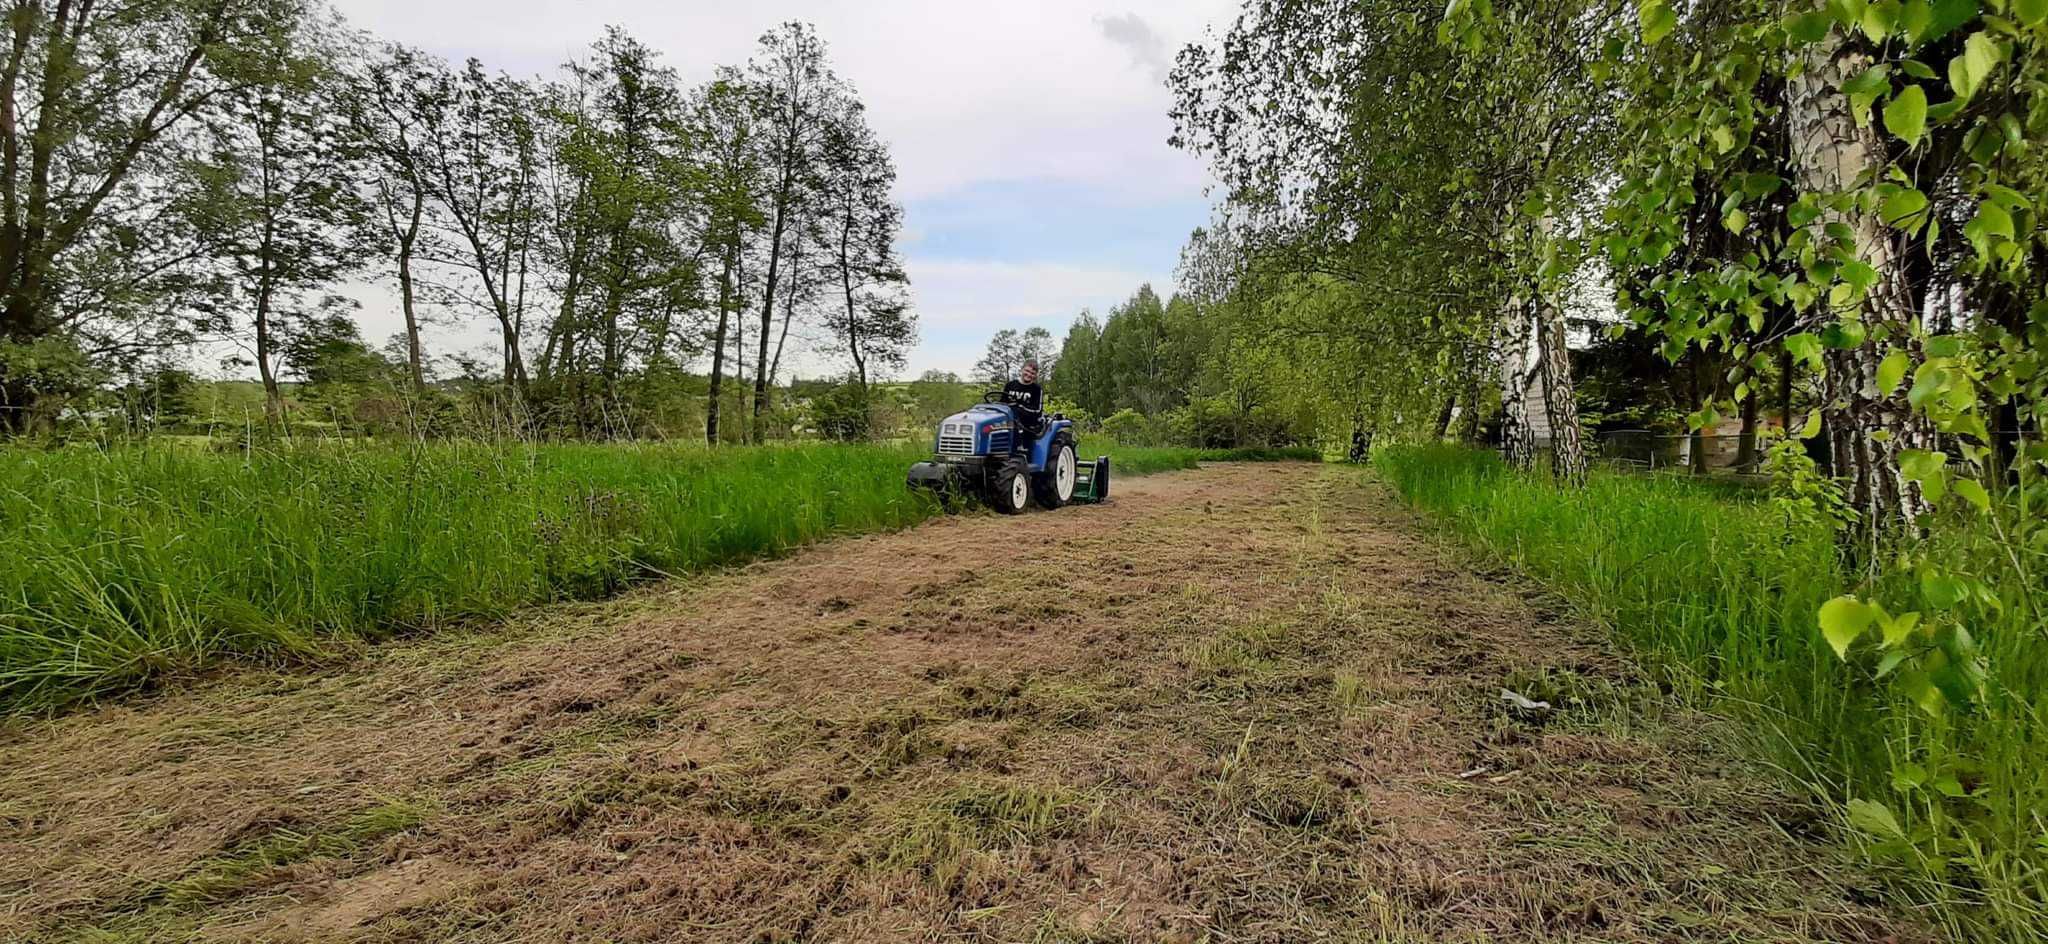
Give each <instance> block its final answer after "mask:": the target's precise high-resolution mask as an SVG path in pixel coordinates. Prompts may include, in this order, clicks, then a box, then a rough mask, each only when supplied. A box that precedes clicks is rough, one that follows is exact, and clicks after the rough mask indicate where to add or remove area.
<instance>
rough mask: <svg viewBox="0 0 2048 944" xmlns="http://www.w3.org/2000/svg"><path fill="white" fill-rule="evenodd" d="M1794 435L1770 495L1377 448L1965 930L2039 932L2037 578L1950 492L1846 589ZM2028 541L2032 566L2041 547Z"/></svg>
mask: <svg viewBox="0 0 2048 944" xmlns="http://www.w3.org/2000/svg"><path fill="white" fill-rule="evenodd" d="M1796 449H1797V446H1796V444H1794V443H1789V442H1781V443H1779V444H1778V445H1777V446H1776V447H1775V448H1774V450H1773V453H1774V459H1775V460H1776V462H1777V464H1778V465H1779V466H1780V469H1781V471H1780V472H1779V477H1780V481H1781V482H1784V483H1787V484H1786V485H1781V486H1780V489H1781V490H1780V494H1778V495H1776V496H1772V497H1768V498H1763V497H1760V496H1756V495H1754V494H1749V493H1745V492H1733V493H1731V492H1723V491H1716V490H1714V489H1713V488H1711V487H1709V486H1707V485H1705V484H1703V483H1698V482H1695V481H1692V480H1690V479H1687V478H1672V477H1662V476H1658V477H1646V476H1628V475H1595V476H1594V477H1593V478H1592V479H1591V480H1590V481H1589V483H1588V484H1587V486H1586V488H1585V489H1584V490H1583V491H1574V490H1568V489H1559V488H1556V487H1554V486H1552V485H1551V484H1549V483H1547V482H1545V481H1543V480H1541V479H1538V478H1533V477H1524V476H1517V475H1513V474H1510V473H1509V472H1508V470H1507V469H1506V468H1505V467H1504V466H1503V465H1502V464H1501V463H1500V461H1499V460H1498V459H1497V458H1495V457H1494V456H1492V455H1490V454H1486V453H1479V452H1474V451H1469V450H1463V449H1453V448H1444V447H1440V448H1414V447H1402V448H1393V449H1387V450H1384V451H1382V452H1381V453H1380V454H1379V455H1377V456H1376V457H1375V460H1374V464H1375V466H1376V467H1377V468H1378V469H1379V471H1380V474H1382V475H1384V476H1385V477H1386V478H1387V479H1388V480H1389V481H1390V482H1392V483H1393V484H1394V485H1395V487H1396V488H1397V489H1399V490H1400V492H1401V494H1402V495H1403V496H1404V497H1406V498H1407V499H1408V500H1409V501H1411V502H1413V503H1415V504H1416V505H1418V506H1420V507H1422V508H1423V509H1425V510H1427V511H1429V512H1431V513H1432V514H1433V515H1434V516H1435V517H1436V518H1438V519H1439V520H1440V521H1442V522H1443V523H1444V524H1445V525H1446V526H1447V527H1448V528H1450V529H1451V530H1453V531H1454V532H1456V533H1457V534H1459V535H1460V536H1462V537H1464V538H1465V539H1467V540H1469V541H1471V542H1472V543H1474V544H1476V545H1477V546H1479V547H1480V548H1482V549H1483V550H1484V551H1486V552H1487V553H1488V554H1490V555H1493V556H1496V557H1498V558H1500V559H1502V560H1505V561H1507V562H1509V563H1512V564H1514V565H1515V566H1517V567H1519V568H1521V569H1523V570H1525V571H1527V572H1528V573H1530V574H1531V575H1533V576H1534V577H1536V578H1537V579H1539V580H1541V581H1543V582H1544V583H1545V584H1546V585H1548V586H1550V587H1551V588H1552V589H1554V590H1556V591H1557V592H1559V593H1561V594H1563V595H1564V596H1565V597H1566V598H1567V599H1568V600H1570V601H1571V603H1572V604H1573V606H1574V607H1575V608H1577V609H1578V610H1579V611H1580V612H1583V613H1585V614H1587V615H1589V616H1591V617H1594V618H1596V619H1598V620H1600V621H1601V622H1602V623H1604V624H1606V625H1607V626H1609V627H1610V628H1611V629H1612V631H1613V632H1614V633H1615V635H1616V636H1617V637H1618V638H1619V639H1621V640H1622V641H1623V642H1626V643H1628V644H1629V645H1630V646H1631V647H1632V649H1633V650H1634V652H1635V653H1636V655H1637V656H1638V657H1639V658H1640V659H1642V660H1644V661H1645V662H1647V663H1648V664H1650V665H1652V666H1654V667H1656V668H1658V669H1659V670H1661V671H1662V672H1663V673H1664V674H1665V675H1666V677H1667V678H1668V679H1669V680H1670V681H1671V682H1672V683H1673V685H1674V686H1675V689H1676V691H1677V692H1678V693H1679V694H1681V695H1682V696H1686V697H1691V698H1697V699H1701V700H1703V701H1705V702H1707V703H1709V704H1712V705H1714V706H1716V707H1717V708H1718V709H1719V710H1723V711H1726V712H1729V713H1731V714H1734V715H1737V716H1739V717H1742V718H1744V719H1745V720H1747V721H1749V722H1750V726H1751V729H1752V730H1754V731H1756V732H1758V734H1759V736H1760V737H1761V738H1762V739H1763V740H1764V742H1765V743H1764V744H1763V745H1762V749H1764V750H1766V751H1769V752H1771V753H1772V754H1773V755H1774V757H1775V759H1776V761H1777V766H1778V767H1779V768H1780V769H1782V770H1784V771H1786V772H1787V773H1788V774H1790V775H1791V776H1793V777H1795V778H1797V779H1798V780H1799V781H1800V782H1801V783H1802V784H1803V785H1804V786H1806V787H1807V788H1809V789H1811V790H1812V791H1813V792H1814V793H1815V795H1816V796H1819V797H1821V798H1823V799H1824V800H1825V801H1827V802H1829V803H1830V804H1831V805H1833V807H1834V808H1835V809H1836V810H1837V812H1838V813H1839V814H1840V815H1841V818H1842V822H1843V823H1844V825H1845V826H1846V827H1847V829H1846V830H1845V832H1846V834H1847V835H1848V836H1849V837H1850V838H1851V839H1852V841H1856V842H1859V843H1862V844H1864V846H1865V848H1866V849H1867V850H1868V851H1869V852H1870V853H1871V855H1872V857H1873V861H1875V862H1876V863H1877V864H1879V865H1880V866H1883V867H1886V868H1887V869H1889V870H1890V871H1891V873H1892V874H1893V875H1894V877H1895V878H1896V879H1897V880H1898V882H1899V884H1900V887H1902V888H1903V889H1905V890H1907V891H1908V892H1909V893H1910V894H1912V895H1914V896H1917V897H1921V898H1923V899H1924V900H1927V901H1930V902H1932V903H1934V904H1936V905H1937V906H1938V909H1937V911H1936V914H1937V916H1938V917H1939V918H1940V920H1942V921H1944V922H1946V923H1948V924H1949V925H1950V926H1951V928H1952V930H1953V931H1954V933H1955V934H1956V936H1957V937H1958V939H1972V940H2000V941H2012V942H2019V941H2025V940H2032V939H2037V938H2038V936H2039V934H2038V932H2039V931H2040V929H2041V927H2042V920H2043V914H2044V911H2043V904H2044V902H2043V894H2042V889H2041V887H2040V885H2039V884H2038V876H2039V875H2040V874H2041V870H2042V869H2043V868H2044V867H2048V843H2044V842H2043V839H2044V838H2048V831H2044V829H2043V827H2042V825H2041V822H2040V820H2039V818H2038V817H2039V810H2041V809H2043V808H2044V804H2048V779H2044V778H2043V777H2042V776H2041V775H2040V758H2041V757H2042V756H2048V753H2044V752H2048V725H2044V723H2043V718H2044V717H2048V650H2044V649H2043V647H2042V646H2041V645H2040V632H2039V626H2038V619H2039V616H2038V614H2039V613H2040V612H2041V611H2040V609H2039V607H2040V606H2041V603H2042V600H2041V593H2042V591H2041V589H2040V587H2039V585H2038V584H2037V583H2034V582H2032V581H2029V580H2026V579H2023V578H2020V577H2018V576H2016V574H2015V573H2014V571H2012V569H2011V568H2010V565H2009V564H2008V563H2006V562H2005V561H2004V560H2003V559H2005V558H2007V557H2008V555H2010V554H2011V553H2012V546H2011V545H2008V544H2006V543H2005V542H2004V541H2002V540H2001V539H2000V538H1998V537H1997V534H1998V532H1997V531H1996V530H1994V529H1986V528H1983V527H1980V526H1979V525H1978V524H1977V521H1976V519H1975V518H1974V517H1972V516H1963V515H1961V514H1960V513H1958V514H1956V515H1953V516H1945V517H1944V518H1943V519H1942V520H1941V521H1939V522H1937V523H1936V526H1935V528H1934V530H1933V532H1932V534H1931V535H1930V538H1929V540H1928V541H1927V542H1925V547H1924V548H1923V549H1922V551H1921V553H1920V555H1919V556H1920V557H1921V558H1922V559H1924V560H1925V561H1927V562H1928V564H1927V565H1926V566H1923V567H1921V568H1920V569H1919V570H1917V571H1914V570H1906V571H1894V572H1891V573H1889V574H1887V575H1886V576H1885V577H1884V578H1882V579H1881V580H1879V581H1878V582H1876V583H1874V584H1871V585H1869V586H1868V587H1867V588H1866V590H1867V592H1866V594H1865V595H1864V598H1848V597H1843V596H1841V593H1840V588H1841V587H1842V586H1843V585H1844V582H1845V577H1846V574H1845V572H1844V571H1843V569H1842V568H1841V567H1840V566H1839V565H1838V563H1837V558H1836V553H1835V547H1834V540H1833V537H1832V532H1833V530H1834V528H1835V527H1836V526H1837V525H1836V520H1835V518H1834V515H1833V514H1832V513H1831V512H1829V511H1828V508H1830V507H1833V505H1832V503H1830V502H1829V501H1828V500H1827V499H1825V498H1817V490H1818V491H1824V490H1825V488H1826V487H1827V485H1828V483H1826V482H1825V480H1824V479H1820V478H1819V477H1817V476H1815V475H1814V474H1813V472H1812V470H1811V464H1810V463H1809V462H1805V461H1802V460H1803V459H1804V457H1803V456H1800V455H1799V454H1798V453H1797V451H1796ZM1788 507H1800V508H1802V509H1803V510H1800V511H1798V512H1796V513H1794V514H1789V515H1788V513H1787V508H1788ZM1992 513H1993V514H1994V515H1995V516H1997V518H1998V520H1999V522H2000V527H2001V528H2013V527H2020V528H2023V529H2025V531H2024V532H2023V533H2025V534H2026V535H2027V536H2028V537H2029V538H2031V535H2032V534H2035V533H2038V532H2039V529H2040V528H2041V525H2039V524H2023V523H2020V522H2019V520H2018V516H2019V515H2020V514H2021V513H2022V512H2021V511H2020V509H2017V508H2008V507H2006V506H2004V505H2002V504H1995V505H1994V507H1993V512H1992ZM2019 546H2022V547H2027V548H2029V550H2028V551H2026V552H2025V553H2027V554H2028V558H2027V559H2026V560H2025V563H2026V564H2027V565H2028V566H2029V567H2032V566H2038V565H2039V564H2040V563H2042V562H2043V559H2042V555H2043V554H2044V553H2048V551H2042V550H2035V549H2033V548H2036V547H2038V546H2039V545H2037V544H2034V543H2033V542H2031V540H2029V541H2028V542H2025V543H2023V544H2021V545H2019ZM2031 572H2034V573H2038V572H2040V571H2031ZM1866 598H1867V599H1877V598H1882V599H1886V600H1896V601H1899V604H1900V606H1897V607H1886V606H1882V605H1879V604H1876V603H1872V602H1866ZM1907 608H1909V609H1907ZM1899 609H1907V611H1906V612H1897V613H1895V612H1894V611H1895V610H1899ZM1965 626H1967V627H1968V630H1967V631H1965V630H1964V627H1965ZM1838 651H1839V652H1844V653H1846V654H1847V655H1848V657H1849V659H1848V661H1844V659H1843V658H1841V657H1840V656H1839V655H1838Z"/></svg>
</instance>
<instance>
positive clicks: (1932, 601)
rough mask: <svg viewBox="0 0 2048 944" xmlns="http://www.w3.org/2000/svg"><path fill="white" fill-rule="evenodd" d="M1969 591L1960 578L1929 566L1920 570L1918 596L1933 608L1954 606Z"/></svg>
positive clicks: (1942, 608) (1943, 608) (1940, 608)
mask: <svg viewBox="0 0 2048 944" xmlns="http://www.w3.org/2000/svg"><path fill="white" fill-rule="evenodd" d="M1958 491H1960V490H1958ZM1969 592H1970V590H1969V587H1967V586H1965V585H1964V584H1963V582H1962V581H1961V580H1958V579H1956V578H1955V577H1952V576H1950V575H1948V574H1945V573H1942V572H1941V571H1938V570H1935V569H1933V568H1929V569H1927V570H1923V571H1921V572H1920V597H1921V599H1924V600H1926V601H1927V603H1928V605H1929V606H1932V607H1934V608H1935V609H1939V610H1946V609H1948V608H1949V607H1952V606H1955V605H1956V604H1958V603H1961V602H1963V597H1965V596H1967V595H1968V594H1969Z"/></svg>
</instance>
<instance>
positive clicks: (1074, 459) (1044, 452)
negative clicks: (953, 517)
mask: <svg viewBox="0 0 2048 944" xmlns="http://www.w3.org/2000/svg"><path fill="white" fill-rule="evenodd" d="M1020 437H1021V439H1020ZM909 484H910V487H912V488H928V489H933V490H935V491H938V492H940V493H941V494H942V495H948V496H951V495H967V496H973V497H976V498H980V499H981V500H982V501H984V502H987V503H988V505H989V507H991V508H994V509H995V510H997V511H1000V512H1002V513H1003V514H1006V515H1014V514H1017V513H1019V512H1022V511H1023V510H1024V508H1025V506H1026V505H1028V504H1030V503H1031V502H1034V501H1036V502H1037V503H1038V507H1040V508H1047V509H1051V508H1058V507H1060V506H1062V505H1068V504H1073V503H1076V502H1099V501H1102V500H1103V499H1105V498H1107V497H1109V457H1108V456H1101V457H1098V458H1097V459H1096V460H1095V461H1094V462H1092V463H1087V464H1082V463H1081V462H1080V459H1079V457H1078V456H1077V455H1076V454H1075V446H1074V423H1073V421H1072V420H1069V419H1067V418H1066V417H1065V416H1062V415H1060V414H1058V413H1054V414H1052V415H1051V416H1049V417H1047V418H1046V421H1045V425H1044V428H1042V429H1040V430H1039V431H1038V435H1037V436H1036V437H1033V436H1031V435H1030V432H1029V430H1027V429H1026V428H1025V427H1024V426H1023V424H1022V423H1020V422H1019V421H1018V418H1017V413H1016V411H1015V410H1014V409H1013V408H1012V407H1011V406H1010V405H1009V404H1007V403H1004V402H1002V393H1001V392H1000V391H991V392H989V393H987V394H984V395H983V396H982V399H981V402H980V403H977V404H975V405H974V406H971V407H969V408H967V409H966V410H963V411H961V412H959V413H955V414H953V415H952V416H948V417H946V418H945V419H944V420H942V421H940V423H939V429H938V435H937V436H936V437H935V440H934V443H933V449H932V458H931V461H929V462H920V463H917V464H916V465H913V466H911V467H910V479H909Z"/></svg>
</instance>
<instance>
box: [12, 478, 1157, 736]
mask: <svg viewBox="0 0 2048 944" xmlns="http://www.w3.org/2000/svg"><path fill="white" fill-rule="evenodd" d="M1086 445H1088V446H1089V447H1091V448H1093V449H1094V450H1095V451H1096V452H1107V453H1109V454H1110V455H1111V456H1112V457H1113V459H1112V461H1113V466H1114V468H1115V471H1116V474H1118V475H1122V476H1129V475H1142V474H1145V473H1147V472H1153V471H1163V470H1167V469H1185V468H1193V467H1194V465H1195V461H1196V456H1197V454H1196V453H1195V452H1194V451H1193V450H1160V449H1133V448H1127V447H1122V446H1118V445H1116V444H1113V443H1088V444H1086ZM928 453H929V447H928V446H925V445H923V444H910V445H889V446H884V445H867V446H837V445H822V444H812V445H796V446H775V447H766V448H752V449H719V450H710V449H704V448H700V447H687V446H662V445H542V446H532V445H522V444H482V443H467V444H465V443H437V444H407V445H374V444H352V445H331V444H330V445H324V446H323V445H305V446H298V447H291V448H281V449H256V450H249V451H231V452H219V451H210V450H208V449H206V448H203V447H191V446H179V445H171V444H153V445H144V446H138V447H128V448H121V449H114V450H108V451H95V450H89V449H83V448H66V449H59V450H54V451H33V450H26V449H21V450H0V710H9V709H11V710H28V709H37V708H44V707H48V706H53V705H61V704H64V703H67V702H71V701H75V700H77V699H80V698H85V697H90V696H93V695H97V694H100V693H104V692H109V691H114V690H118V689H122V688H126V687H130V686H134V685H136V684H139V683H141V682H144V681H146V680H148V679H151V678H154V677H156V676H159V675H162V674H165V673H176V672H184V671H190V670H192V669H194V668H197V667H199V666H201V665H203V664H205V663H207V662H209V661H210V660H213V659H216V658H219V657H221V656H242V657H256V658H276V657H287V656H305V655H310V654H314V653H316V652H318V651H320V650H321V649H323V648H324V647H325V646H326V645H327V644H328V643H329V642H331V641H332V640H335V639H345V638H369V637H376V636H381V635H387V634H391V633H396V632H409V631H420V630H430V629H433V628H435V627H438V626H441V625H444V624H448V623H451V622H466V621H473V620H482V619H490V618H494V617H499V616H502V615H504V614H506V613H507V612H509V611H511V610H514V609H517V608H519V607H522V606H528V605H531V604H535V603H541V602H545V601H550V600H560V599H582V598H591V597H596V596H601V595H604V594H608V593H611V592H614V591H616V590H618V589H619V588H621V587H622V586H624V585H626V584H628V583H631V582H633V581H636V580H642V579H646V578H649V577H653V576H659V575H663V574H683V573H688V572H690V571H693V570H698V569H702V568H705V567H712V566H717V565H721V564H728V563H733V562H737V561H743V560H747V559H751V558H757V557H763V556H772V555H776V554H780V553H783V552H785V551H787V550H788V549H790V548H793V547H797V546H800V545H803V544H808V543H810V542H813V541H817V540H819V539H821V538H825V537H828V536H831V535H836V534H844V533H851V532H862V531H874V530H880V529H889V528H898V527H902V526H905V525H908V524H912V523H915V522H917V521H921V520H923V519H924V518H926V517H928V516H930V515H932V514H934V513H936V512H937V511H938V510H939V509H938V506H937V505H936V504H935V503H934V502H933V501H932V500H931V499H930V498H929V497H928V496H925V495H921V494H914V493H912V492H911V491H909V490H908V489H906V488H905V487H904V471H905V469H906V468H907V467H908V466H909V465H910V463H912V462H914V461H916V460H918V459H920V458H925V457H926V456H927V455H928ZM1091 454H1093V453H1091Z"/></svg>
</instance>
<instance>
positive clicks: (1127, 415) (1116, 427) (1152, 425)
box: [1102, 407, 1164, 446]
mask: <svg viewBox="0 0 2048 944" xmlns="http://www.w3.org/2000/svg"><path fill="white" fill-rule="evenodd" d="M1102 433H1103V435H1105V436H1108V437H1109V438H1111V439H1114V440H1116V441H1117V442H1120V443H1129V444H1131V445H1134V446H1158V445H1162V444H1163V439H1164V437H1163V436H1161V435H1160V426H1159V424H1158V423H1156V422H1154V421H1153V420H1152V419H1151V418H1150V417H1148V416H1146V415H1145V414H1143V413H1140V412H1138V411H1137V410H1133V409H1130V408H1128V407H1127V408H1125V409H1121V410H1118V411H1116V412H1115V413H1111V414H1110V415H1109V418H1108V419H1105V420H1103V421H1102Z"/></svg>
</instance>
